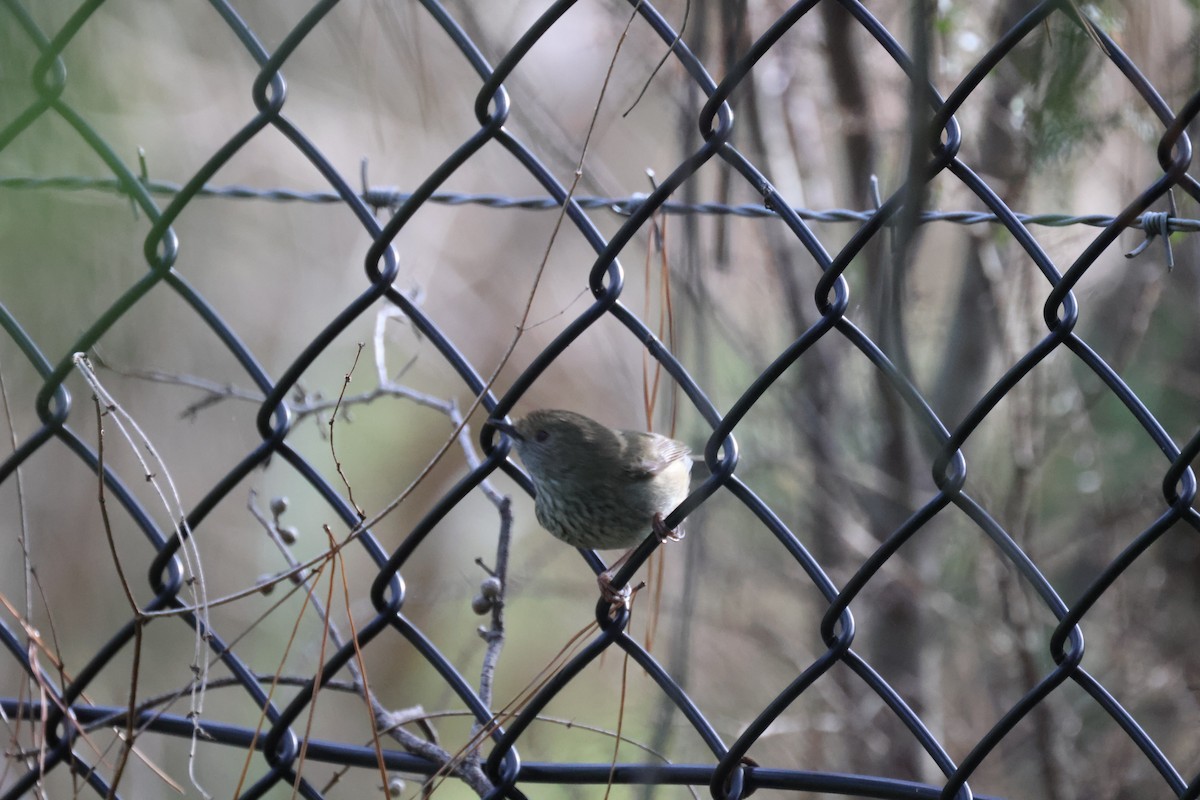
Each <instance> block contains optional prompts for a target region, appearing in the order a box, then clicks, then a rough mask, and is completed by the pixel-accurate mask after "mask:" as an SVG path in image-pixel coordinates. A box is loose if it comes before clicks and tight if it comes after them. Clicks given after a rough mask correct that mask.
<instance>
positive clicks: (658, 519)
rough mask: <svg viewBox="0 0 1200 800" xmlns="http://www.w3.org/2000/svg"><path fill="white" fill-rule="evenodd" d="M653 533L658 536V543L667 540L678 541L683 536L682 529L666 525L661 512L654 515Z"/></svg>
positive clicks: (664, 542) (663, 542)
mask: <svg viewBox="0 0 1200 800" xmlns="http://www.w3.org/2000/svg"><path fill="white" fill-rule="evenodd" d="M654 534H655V535H656V536H657V537H658V541H659V544H666V543H667V542H678V541H680V540H681V539H683V537H684V533H683V529H682V528H680V529H679V530H671V529H670V528H668V527H667V523H666V522H664V521H663V515H662V514H661V513H655V515H654Z"/></svg>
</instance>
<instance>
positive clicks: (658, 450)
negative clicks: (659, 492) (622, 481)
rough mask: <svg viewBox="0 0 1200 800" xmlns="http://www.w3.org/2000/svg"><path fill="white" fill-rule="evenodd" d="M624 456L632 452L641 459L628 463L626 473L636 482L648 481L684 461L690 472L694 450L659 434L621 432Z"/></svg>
mask: <svg viewBox="0 0 1200 800" xmlns="http://www.w3.org/2000/svg"><path fill="white" fill-rule="evenodd" d="M621 443H622V444H623V445H624V447H623V448H622V450H623V454H629V453H630V452H631V451H632V452H633V453H637V454H638V455H639V456H640V458H637V459H634V460H631V461H628V462H626V467H625V469H626V471H627V472H628V473H629V476H630V477H631V478H633V479H634V480H648V479H649V478H653V477H654V476H655V475H657V474H658V473H660V472H662V471H663V470H664V469H666V468H667V467H669V466H671V465H672V464H674V463H675V462H677V461H682V462H683V463H684V466H685V467H687V469H688V471H689V472H690V471H691V469H692V449H691V448H690V447H688V446H687V445H686V444H684V443H683V442H677V441H675V440H674V439H668V438H667V437H666V436H662V435H661V434H657V433H643V432H641V431H621Z"/></svg>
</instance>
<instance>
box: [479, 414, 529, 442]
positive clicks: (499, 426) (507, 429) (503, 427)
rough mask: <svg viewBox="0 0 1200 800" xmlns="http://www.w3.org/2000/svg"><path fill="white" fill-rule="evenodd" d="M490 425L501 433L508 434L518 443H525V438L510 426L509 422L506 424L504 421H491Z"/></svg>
mask: <svg viewBox="0 0 1200 800" xmlns="http://www.w3.org/2000/svg"><path fill="white" fill-rule="evenodd" d="M488 425H491V426H492V427H493V428H495V429H496V430H498V431H500V432H501V433H507V434H508V435H509V436H510V437H512V439H513V440H514V441H518V442H523V441H525V437H524V436H522V435H521V434H520V432H519V431H517V429H516V428H515V427H513V426H512V425H509V424H508V423H507V422H505V421H504V420H502V419H489V420H488Z"/></svg>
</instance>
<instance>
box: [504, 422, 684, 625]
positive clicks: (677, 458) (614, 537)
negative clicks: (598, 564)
mask: <svg viewBox="0 0 1200 800" xmlns="http://www.w3.org/2000/svg"><path fill="white" fill-rule="evenodd" d="M489 422H490V423H491V425H492V426H493V427H495V428H496V429H497V430H500V431H503V432H504V433H506V434H508V435H509V436H510V437H512V440H513V446H514V447H515V448H516V450H517V454H518V455H520V456H521V461H522V462H523V463H524V464H525V468H526V469H527V470H529V475H530V477H531V478H533V486H534V489H536V490H537V496H536V497H535V499H534V507H535V511H536V512H537V519H538V522H540V523H541V525H542V527H543V528H545V529H546V530H548V531H550V533H552V534H554V536H555V537H556V538H558V539H561V540H562V541H564V542H566V543H567V544H569V545H573V546H575V547H588V548H592V549H596V550H615V549H617V548H632V547H634V546H636V545H637V544H639V543H640V542H641V541H642V540H643V539H644V538H646V535H647V534H648V533H649V532H650V531H651V530H653V531H654V532H655V533H657V534H658V536H659V538H660V539H663V540H666V539H673V540H678V539H681V538H683V535H682V533H678V532H675V531H671V530H669V529H668V528H667V527H666V525H664V524H663V517H665V516H666V515H667V514H669V513H670V512H671V511H672V510H673V509H674V508H675V507H676V506H677V505H679V504H680V503H681V502H683V499H684V498H685V497H687V495H688V483H689V479H690V475H691V471H692V455H691V450H689V449H688V446H687V445H685V444H683V443H682V442H677V441H675V440H674V439H668V438H667V437H666V436H660V435H659V434H657V433H643V432H641V431H618V430H613V429H612V428H609V427H606V426H604V425H601V424H600V423H599V422H596V421H595V420H592V419H588V418H587V417H585V416H583V415H582V414H576V413H574V412H573V411H555V410H550V409H543V410H540V411H533V412H531V413H530V414H529V415H528V416H526V417H524V418H523V419H519V420H517V422H516V424H515V425H509V424H507V423H505V422H502V421H500V420H494V419H493V420H489ZM630 552H632V551H630ZM628 557H629V553H626V554H625V555H624V556H622V557H621V558H620V559H618V560H617V561H616V562H615V563H614V564H613V565H612V567H610V568H609V569H608V571H606V572H602V573H601V574H600V575H599V576H598V581H599V584H600V592H601V594H602V595H604V597H605V599H607V600H610V601H614V600H618V599H620V597H619V593H617V592H615V591H613V588H612V578H613V575H614V574H616V571H617V569H618V568H619V567H620V566H621V564H623V563H625V559H626V558H628Z"/></svg>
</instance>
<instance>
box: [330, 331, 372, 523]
mask: <svg viewBox="0 0 1200 800" xmlns="http://www.w3.org/2000/svg"><path fill="white" fill-rule="evenodd" d="M362 351H363V343H362V342H359V343H358V350H356V351H355V353H354V363H353V364H351V365H350V371H349V372H347V373H346V379H345V380H344V381H342V391H341V392H340V393H339V394H338V399H337V402H336V403H334V404H333V413H332V414H330V415H329V452H330V454H331V455H332V456H333V463H334V466H336V467H337V474H338V476H339V477H340V478H341V479H342V483H344V484H345V485H346V494H347V495H348V497H349V499H350V505H352V506H354V510H355V511H356V512H357V513H358V518H359V519H366V516H367V515H366V512H364V511H363V510H362V508H361V507H359V505H358V503H356V502H354V489H353V487H351V486H350V481H348V480H347V479H346V473H344V472H342V462H341V460H340V459H338V454H337V448H336V447H334V445H333V424H334V421H335V420H336V419H337V412H338V409H339V408H340V407H341V405H342V398H344V397H345V396H346V387H347V386H349V385H350V379H351V377H353V375H354V368H355V367H357V366H358V359H359V356H361V355H362Z"/></svg>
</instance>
